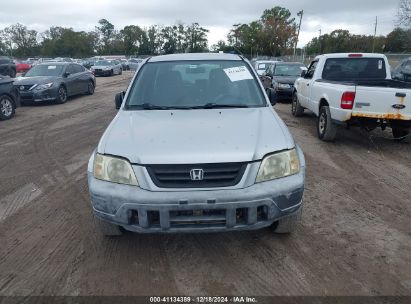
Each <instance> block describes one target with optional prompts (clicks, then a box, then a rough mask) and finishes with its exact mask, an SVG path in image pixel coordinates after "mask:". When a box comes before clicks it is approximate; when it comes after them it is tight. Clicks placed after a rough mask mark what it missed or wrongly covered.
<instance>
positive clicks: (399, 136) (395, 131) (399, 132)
mask: <svg viewBox="0 0 411 304" xmlns="http://www.w3.org/2000/svg"><path fill="white" fill-rule="evenodd" d="M391 129H392V136H394V138H395V139H396V140H398V141H402V140H404V139H405V137H407V135H408V134H410V129H409V128H402V127H401V126H392V127H391Z"/></svg>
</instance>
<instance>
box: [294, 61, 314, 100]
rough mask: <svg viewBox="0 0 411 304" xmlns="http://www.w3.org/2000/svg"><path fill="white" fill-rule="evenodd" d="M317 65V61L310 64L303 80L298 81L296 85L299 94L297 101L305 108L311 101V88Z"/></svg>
mask: <svg viewBox="0 0 411 304" xmlns="http://www.w3.org/2000/svg"><path fill="white" fill-rule="evenodd" d="M317 64H318V60H315V61H313V62H311V64H310V66H309V67H308V70H307V73H306V74H305V76H304V78H302V79H300V80H299V81H298V83H297V91H298V92H299V95H298V99H299V101H300V103H301V105H303V106H307V105H308V103H309V102H310V100H311V86H312V83H313V77H314V72H315V68H316V67H317Z"/></svg>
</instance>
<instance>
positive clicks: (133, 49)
mask: <svg viewBox="0 0 411 304" xmlns="http://www.w3.org/2000/svg"><path fill="white" fill-rule="evenodd" d="M120 34H121V36H122V39H123V41H124V54H125V55H135V54H137V53H138V52H139V48H140V45H141V44H142V40H143V36H144V31H143V29H142V28H141V27H139V26H138V25H127V26H125V27H124V28H123V29H122V30H121V31H120Z"/></svg>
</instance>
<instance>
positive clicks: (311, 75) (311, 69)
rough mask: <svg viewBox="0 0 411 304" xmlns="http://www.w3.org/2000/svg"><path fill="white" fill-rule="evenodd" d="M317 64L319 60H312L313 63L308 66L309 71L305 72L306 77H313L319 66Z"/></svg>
mask: <svg viewBox="0 0 411 304" xmlns="http://www.w3.org/2000/svg"><path fill="white" fill-rule="evenodd" d="M317 64H318V60H316V61H313V62H311V64H310V66H309V68H308V70H307V73H306V74H305V77H304V78H306V79H311V78H313V76H314V72H315V68H316V67H317Z"/></svg>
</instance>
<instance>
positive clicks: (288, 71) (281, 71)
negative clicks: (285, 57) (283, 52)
mask: <svg viewBox="0 0 411 304" xmlns="http://www.w3.org/2000/svg"><path fill="white" fill-rule="evenodd" d="M304 68H305V66H303V65H297V64H279V65H276V67H275V70H274V76H300V75H301V71H302V70H303V69H304Z"/></svg>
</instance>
